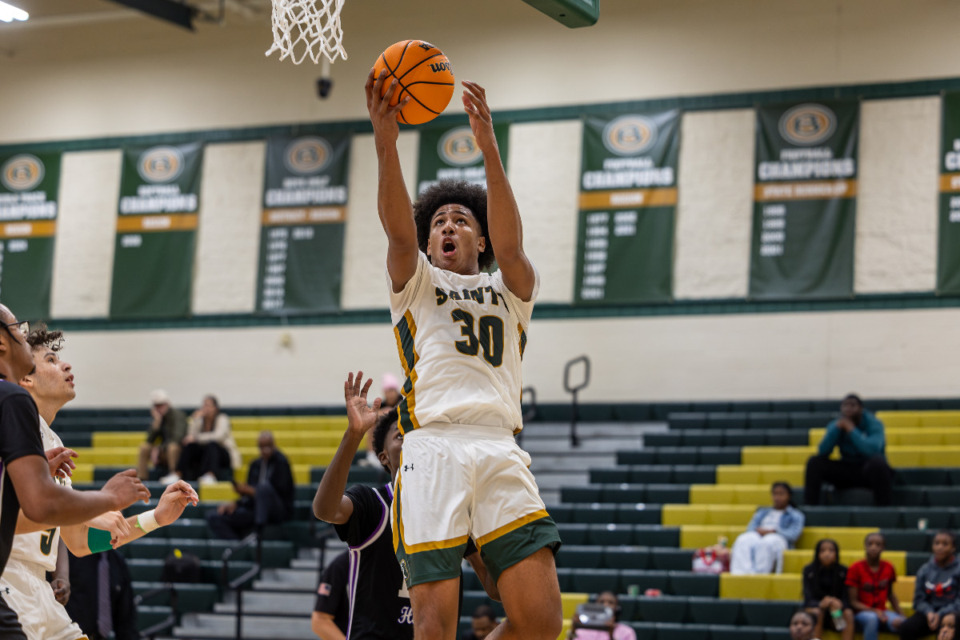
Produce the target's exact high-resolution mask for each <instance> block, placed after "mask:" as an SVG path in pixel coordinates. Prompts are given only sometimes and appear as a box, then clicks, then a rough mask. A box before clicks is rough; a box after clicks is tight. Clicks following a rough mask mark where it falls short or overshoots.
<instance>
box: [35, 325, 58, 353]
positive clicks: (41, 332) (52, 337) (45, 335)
mask: <svg viewBox="0 0 960 640" xmlns="http://www.w3.org/2000/svg"><path fill="white" fill-rule="evenodd" d="M27 344H29V345H30V348H31V349H40V348H41V347H46V348H48V349H50V350H51V351H54V352H56V351H60V350H61V349H63V331H50V330H49V329H47V325H45V324H40V325H39V326H37V327H35V328H33V329H31V330H30V335H28V336H27Z"/></svg>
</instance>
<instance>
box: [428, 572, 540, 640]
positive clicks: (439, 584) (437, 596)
mask: <svg viewBox="0 0 960 640" xmlns="http://www.w3.org/2000/svg"><path fill="white" fill-rule="evenodd" d="M459 598H460V578H459V577H456V578H449V579H447V580H438V581H436V582H424V583H422V584H418V585H416V586H414V587H410V606H411V607H412V608H413V637H414V640H456V637H457V623H458V622H459V620H457V601H458V600H459ZM558 633H559V632H558Z"/></svg>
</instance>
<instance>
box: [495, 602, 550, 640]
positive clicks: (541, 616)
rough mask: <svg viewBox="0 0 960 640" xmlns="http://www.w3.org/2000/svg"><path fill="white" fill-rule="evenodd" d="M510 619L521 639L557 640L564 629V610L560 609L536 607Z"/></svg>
mask: <svg viewBox="0 0 960 640" xmlns="http://www.w3.org/2000/svg"><path fill="white" fill-rule="evenodd" d="M508 619H509V621H510V625H511V626H513V627H514V628H515V629H516V630H517V635H518V636H519V637H521V638H532V639H534V640H555V638H556V637H557V636H559V635H560V631H561V630H562V629H563V610H562V609H561V608H560V607H551V606H544V607H534V608H531V610H529V611H524V612H523V613H522V614H520V615H517V614H515V615H514V617H512V618H508Z"/></svg>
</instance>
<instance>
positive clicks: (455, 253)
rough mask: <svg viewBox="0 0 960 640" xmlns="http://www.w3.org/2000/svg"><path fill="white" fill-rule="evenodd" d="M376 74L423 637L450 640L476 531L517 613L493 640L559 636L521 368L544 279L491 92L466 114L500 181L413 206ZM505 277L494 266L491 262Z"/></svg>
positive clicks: (404, 556) (467, 100)
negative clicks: (526, 246)
mask: <svg viewBox="0 0 960 640" xmlns="http://www.w3.org/2000/svg"><path fill="white" fill-rule="evenodd" d="M387 81H388V80H387V77H386V72H384V73H382V74H381V75H380V76H379V77H376V76H374V74H373V72H372V71H371V73H370V75H369V76H368V78H367V83H366V94H367V109H368V111H369V113H370V120H371V122H372V123H373V130H374V140H375V143H376V148H377V157H378V160H379V193H378V205H379V213H380V222H381V223H382V225H383V228H384V231H385V232H386V234H387V241H388V249H387V276H388V282H389V286H390V311H391V315H392V318H393V322H394V325H395V326H394V332H395V334H396V338H397V347H398V349H399V351H400V361H401V364H402V365H403V368H404V373H405V374H406V375H407V380H406V382H405V384H404V386H403V399H402V400H401V402H400V404H399V406H398V407H397V416H398V419H399V424H400V428H401V429H402V431H403V457H402V460H401V462H400V469H399V471H398V473H397V477H396V479H395V485H396V487H395V497H394V502H393V509H392V512H393V513H392V516H393V518H394V520H395V524H394V532H395V536H394V542H395V548H396V552H397V558H398V559H399V561H400V566H401V569H402V570H403V573H404V576H405V578H406V581H407V585H408V586H409V588H410V599H411V604H412V606H413V616H414V619H413V625H414V631H415V637H416V639H417V640H452V639H453V638H455V636H456V629H457V588H458V580H457V578H458V576H459V572H460V558H461V557H462V556H463V549H464V546H465V545H466V543H467V538H468V537H472V538H473V539H474V540H475V541H476V544H477V546H478V547H479V548H480V553H481V555H482V557H483V560H484V563H485V564H486V566H487V569H488V570H489V571H490V573H491V575H492V576H493V577H494V579H495V580H496V583H497V587H498V589H499V592H500V596H501V598H502V601H503V605H504V608H505V609H506V613H507V620H506V621H505V622H503V623H502V624H501V625H500V626H498V627H497V629H496V630H494V631H493V633H492V634H491V635H490V636H488V638H490V639H491V640H498V639H501V638H511V639H512V638H517V639H519V638H523V639H524V640H548V639H549V640H554V639H555V638H556V637H557V636H558V635H559V633H560V630H561V628H562V625H563V620H562V611H561V604H560V588H559V585H558V582H557V574H556V566H555V563H554V553H555V552H556V549H557V548H558V547H559V544H560V537H559V534H558V532H557V527H556V525H555V524H554V522H553V520H552V518H550V516H549V514H548V513H547V511H546V509H545V508H544V504H543V500H542V499H541V498H540V495H539V492H538V489H537V485H536V482H535V481H534V478H533V475H532V474H531V473H530V471H529V469H528V468H527V467H528V466H529V464H530V456H529V455H528V454H527V453H526V452H524V451H522V450H521V449H520V448H519V447H518V446H517V444H516V442H515V440H514V434H515V433H516V432H518V431H519V430H520V429H521V428H522V427H523V424H522V418H521V412H520V389H521V376H520V361H521V358H522V356H523V350H524V347H525V346H526V340H527V336H526V332H527V326H528V323H529V321H530V314H531V312H532V311H533V303H534V300H535V299H536V297H537V291H538V288H539V277H538V275H537V272H536V270H535V269H534V268H533V265H532V264H531V263H530V261H529V260H528V259H527V257H526V254H525V253H524V251H523V232H522V229H521V224H520V214H519V212H518V209H517V203H516V201H515V200H514V197H513V191H512V190H511V188H510V184H509V182H508V181H507V176H506V172H505V171H504V168H503V164H502V163H501V161H500V152H499V149H498V148H497V141H496V138H495V137H494V133H493V122H492V119H491V115H490V108H489V107H488V105H487V100H486V95H485V91H484V89H483V88H482V87H481V86H480V85H478V84H476V83H473V82H464V83H463V85H464V87H465V91H464V94H463V106H464V109H465V111H466V112H467V116H468V117H469V119H470V127H471V129H472V130H473V135H474V137H475V139H476V142H477V147H478V149H479V150H480V151H481V152H482V154H483V159H484V168H485V170H486V178H487V188H486V190H484V188H483V187H478V186H474V185H470V184H467V183H451V182H440V183H439V184H438V185H436V186H435V187H432V188H430V189H428V190H427V191H425V192H424V193H423V194H422V195H421V196H420V198H419V199H418V200H417V203H416V205H412V204H411V202H410V198H409V196H408V195H407V190H406V187H405V185H404V181H403V175H402V173H401V168H400V159H399V155H398V153H397V146H396V140H397V135H398V125H397V120H396V115H397V112H398V111H399V109H401V108H402V107H403V105H405V104H406V103H407V102H408V101H409V100H410V97H409V96H407V97H403V98H402V99H401V100H400V102H399V103H398V105H397V106H395V107H390V105H389V101H390V99H391V98H392V96H393V94H394V92H395V91H396V90H397V84H396V80H392V81H390V84H389V88H388V89H387V92H386V94H385V95H384V96H383V97H382V98H381V88H382V87H383V86H384V82H387ZM494 249H495V250H496V260H497V263H498V265H499V270H497V271H495V272H493V273H492V274H490V273H484V272H483V271H482V270H483V269H485V268H487V267H488V266H490V265H492V264H493V261H494Z"/></svg>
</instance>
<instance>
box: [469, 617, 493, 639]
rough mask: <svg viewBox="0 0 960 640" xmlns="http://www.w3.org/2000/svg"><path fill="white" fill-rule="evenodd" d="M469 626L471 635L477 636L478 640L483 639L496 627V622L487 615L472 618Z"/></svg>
mask: <svg viewBox="0 0 960 640" xmlns="http://www.w3.org/2000/svg"><path fill="white" fill-rule="evenodd" d="M470 627H471V628H472V629H473V635H475V636H477V638H479V640H483V639H484V638H486V637H487V636H488V635H490V634H491V633H493V630H494V629H496V628H497V622H496V620H491V619H490V618H487V617H483V618H472V619H471V620H470Z"/></svg>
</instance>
